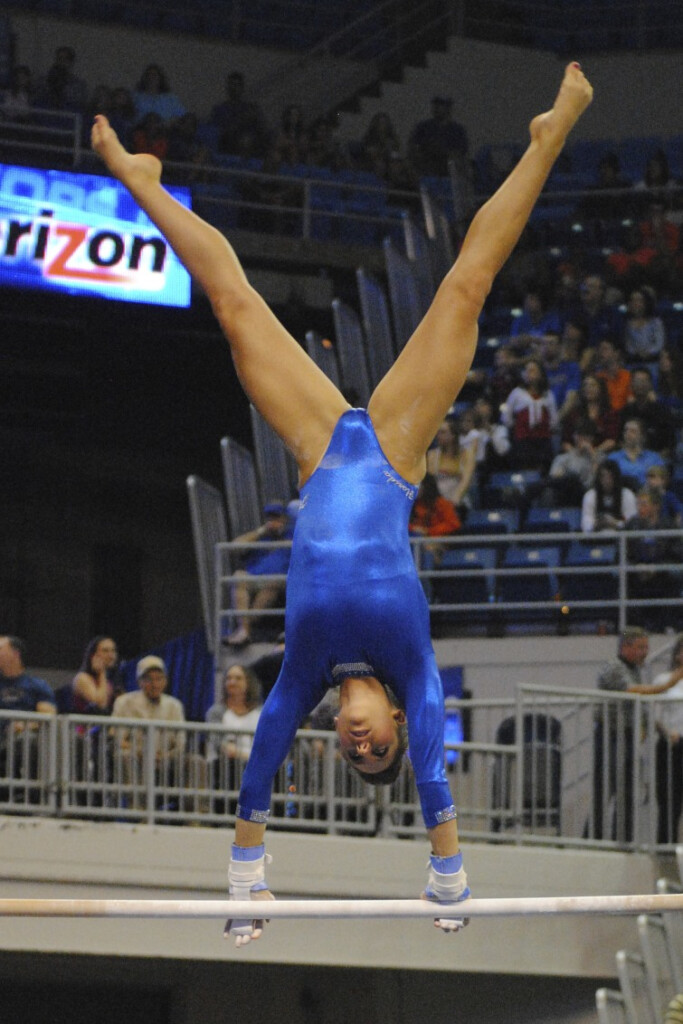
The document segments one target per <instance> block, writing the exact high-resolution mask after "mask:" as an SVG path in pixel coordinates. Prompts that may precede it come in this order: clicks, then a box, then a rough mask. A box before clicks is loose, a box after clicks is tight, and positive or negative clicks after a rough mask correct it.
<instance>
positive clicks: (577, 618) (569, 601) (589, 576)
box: [560, 540, 619, 627]
mask: <svg viewBox="0 0 683 1024" xmlns="http://www.w3.org/2000/svg"><path fill="white" fill-rule="evenodd" d="M616 563H617V546H616V544H604V543H601V542H600V541H599V540H596V541H595V542H591V541H574V542H573V543H572V544H571V545H570V547H569V550H568V552H567V554H566V556H565V559H564V567H565V568H567V569H570V568H576V569H585V568H593V569H603V570H604V571H602V572H591V573H579V572H576V573H571V572H567V573H562V574H561V579H560V590H561V593H562V600H563V602H564V604H565V605H567V606H568V608H569V624H570V626H571V624H572V623H574V622H595V624H596V626H597V623H598V622H599V621H606V622H609V623H610V624H611V625H612V626H614V627H615V626H616V622H617V616H618V613H617V609H616V608H615V607H613V608H605V607H603V606H602V605H601V602H602V601H615V600H616V599H617V597H618V593H619V577H618V574H617V569H616ZM574 601H593V602H594V605H593V607H591V608H576V607H573V602H574Z"/></svg>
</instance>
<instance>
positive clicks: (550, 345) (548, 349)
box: [541, 332, 581, 420]
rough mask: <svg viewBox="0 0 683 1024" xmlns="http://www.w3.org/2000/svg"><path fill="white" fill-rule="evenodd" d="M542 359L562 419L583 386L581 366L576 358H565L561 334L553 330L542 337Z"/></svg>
mask: <svg viewBox="0 0 683 1024" xmlns="http://www.w3.org/2000/svg"><path fill="white" fill-rule="evenodd" d="M541 359H542V362H543V368H544V369H545V372H546V375H547V377H548V385H549V386H550V390H551V391H552V393H553V395H554V396H555V404H556V405H557V412H558V416H559V417H560V419H561V420H562V419H564V417H565V416H566V415H567V413H568V411H569V410H570V409H571V407H572V405H573V403H574V400H575V397H576V396H577V395H578V393H579V389H580V388H581V368H580V367H579V364H578V363H577V362H576V361H575V360H573V359H565V358H564V356H563V351H562V342H561V340H560V335H559V334H554V333H552V332H548V333H547V334H544V335H543V338H542V339H541Z"/></svg>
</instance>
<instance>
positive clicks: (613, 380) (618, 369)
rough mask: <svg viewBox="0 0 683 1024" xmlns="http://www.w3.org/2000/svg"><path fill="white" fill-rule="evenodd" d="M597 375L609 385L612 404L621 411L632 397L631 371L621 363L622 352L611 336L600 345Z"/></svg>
mask: <svg viewBox="0 0 683 1024" xmlns="http://www.w3.org/2000/svg"><path fill="white" fill-rule="evenodd" d="M595 375H596V377H602V379H603V380H604V381H605V384H606V385H607V394H608V395H609V401H610V405H611V406H612V408H613V409H614V411H615V412H620V411H621V410H622V409H623V408H624V406H625V405H626V403H627V402H628V400H629V398H631V373H630V371H629V370H627V369H626V368H625V367H624V366H622V363H621V353H620V352H619V349H618V348H617V346H616V345H615V343H614V342H613V341H612V339H611V338H603V339H602V341H601V342H600V344H599V345H598V353H597V369H596V373H595Z"/></svg>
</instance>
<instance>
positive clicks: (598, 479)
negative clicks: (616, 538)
mask: <svg viewBox="0 0 683 1024" xmlns="http://www.w3.org/2000/svg"><path fill="white" fill-rule="evenodd" d="M636 512H637V506H636V496H635V494H634V493H633V491H632V490H630V488H628V487H624V485H623V483H622V479H621V470H620V469H619V467H618V465H617V464H616V462H613V461H612V459H605V461H604V462H601V463H600V465H599V466H598V468H597V471H596V474H595V484H594V485H593V487H591V488H590V489H589V490H588V491H586V493H585V494H584V496H583V501H582V503H581V529H582V530H583V531H584V533H593V532H595V533H598V532H599V531H600V530H620V529H622V528H623V527H624V526H625V524H626V522H627V520H629V519H631V518H632V517H633V516H634V515H635V514H636Z"/></svg>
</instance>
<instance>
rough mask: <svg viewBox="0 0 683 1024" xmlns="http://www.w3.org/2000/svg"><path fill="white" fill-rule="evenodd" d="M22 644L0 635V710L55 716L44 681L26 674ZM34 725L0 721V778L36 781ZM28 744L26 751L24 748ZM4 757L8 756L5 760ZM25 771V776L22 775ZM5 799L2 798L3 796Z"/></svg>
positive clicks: (51, 695) (52, 698)
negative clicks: (2, 776)
mask: <svg viewBox="0 0 683 1024" xmlns="http://www.w3.org/2000/svg"><path fill="white" fill-rule="evenodd" d="M25 660H26V645H25V643H24V641H23V640H21V639H20V638H19V637H18V636H0V711H36V712H39V713H40V714H43V715H54V714H56V711H57V708H56V705H55V695H54V692H53V690H52V687H51V686H49V685H48V684H47V683H46V682H45V680H44V679H38V678H36V677H35V676H30V675H29V674H28V673H27V671H26V665H25ZM37 734H38V725H37V723H35V722H29V723H27V722H26V721H25V720H24V721H20V720H18V719H17V720H15V721H8V720H7V719H5V720H4V721H0V775H8V774H12V776H13V777H14V778H17V779H18V778H23V779H24V781H26V782H28V781H35V780H38V779H39V767H40V764H39V760H40V749H39V745H38V743H37V742H36V740H37ZM27 745H28V748H27ZM8 754H11V756H10V758H9V759H8ZM26 772H28V774H25V773H26ZM4 798H5V799H6V797H4Z"/></svg>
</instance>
